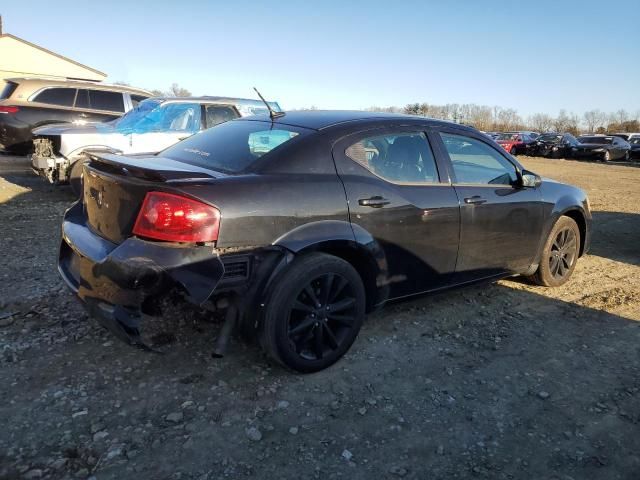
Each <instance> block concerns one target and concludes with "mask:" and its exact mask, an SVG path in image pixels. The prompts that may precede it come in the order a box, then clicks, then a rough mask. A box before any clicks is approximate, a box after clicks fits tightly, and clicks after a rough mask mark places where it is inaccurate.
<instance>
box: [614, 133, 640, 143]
mask: <svg viewBox="0 0 640 480" xmlns="http://www.w3.org/2000/svg"><path fill="white" fill-rule="evenodd" d="M609 135H611V136H613V137H619V138H621V139H623V140H624V141H626V142H629V141H630V140H631V139H633V138H640V133H610V134H609Z"/></svg>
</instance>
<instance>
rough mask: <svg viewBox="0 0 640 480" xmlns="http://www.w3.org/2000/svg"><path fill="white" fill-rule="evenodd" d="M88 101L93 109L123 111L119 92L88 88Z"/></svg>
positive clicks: (122, 101)
mask: <svg viewBox="0 0 640 480" xmlns="http://www.w3.org/2000/svg"><path fill="white" fill-rule="evenodd" d="M89 103H90V104H91V108H93V109H94V110H106V111H108V112H124V99H123V98H122V93H120V92H108V91H106V90H89Z"/></svg>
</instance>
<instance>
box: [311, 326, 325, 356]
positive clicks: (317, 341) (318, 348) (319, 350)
mask: <svg viewBox="0 0 640 480" xmlns="http://www.w3.org/2000/svg"><path fill="white" fill-rule="evenodd" d="M314 332H315V334H314V342H313V343H314V349H315V352H316V358H318V359H321V358H322V357H323V356H324V335H323V332H324V328H322V327H316V328H315V329H314Z"/></svg>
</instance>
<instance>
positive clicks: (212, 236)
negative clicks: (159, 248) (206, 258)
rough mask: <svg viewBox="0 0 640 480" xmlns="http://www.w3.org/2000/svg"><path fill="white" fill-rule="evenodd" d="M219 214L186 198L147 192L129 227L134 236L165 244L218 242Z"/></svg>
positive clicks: (215, 210) (209, 207) (216, 210)
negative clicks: (164, 242)
mask: <svg viewBox="0 0 640 480" xmlns="http://www.w3.org/2000/svg"><path fill="white" fill-rule="evenodd" d="M219 229H220V211H219V210H218V209H217V208H215V207H212V206H211V205H207V204H206V203H202V202H198V201H197V200H192V199H190V198H186V197H182V196H180V195H173V194H171V193H162V192H149V193H147V195H146V197H145V198H144V202H143V203H142V208H141V209H140V213H138V218H137V219H136V224H135V226H134V227H133V233H134V235H137V236H139V237H144V238H149V239H153V240H164V241H167V242H214V241H216V240H218V230H219Z"/></svg>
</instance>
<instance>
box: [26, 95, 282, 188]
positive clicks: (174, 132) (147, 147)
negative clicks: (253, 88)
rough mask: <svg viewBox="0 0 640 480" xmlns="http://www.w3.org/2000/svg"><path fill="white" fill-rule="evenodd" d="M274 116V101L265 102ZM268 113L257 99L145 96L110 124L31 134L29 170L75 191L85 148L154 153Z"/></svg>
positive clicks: (62, 127) (64, 127)
mask: <svg viewBox="0 0 640 480" xmlns="http://www.w3.org/2000/svg"><path fill="white" fill-rule="evenodd" d="M269 106H270V107H271V109H273V110H274V111H276V112H279V111H281V109H280V106H279V105H278V103H276V102H269ZM262 113H269V111H268V109H267V106H266V105H265V104H264V103H263V102H261V101H259V100H251V99H244V98H226V97H198V98H196V97H183V98H173V97H172V98H157V97H156V98H149V99H147V100H144V101H142V102H140V103H139V104H138V105H137V107H136V108H134V109H133V110H131V111H129V112H128V113H126V114H125V115H123V116H122V117H120V118H119V119H117V120H114V121H112V122H107V123H97V124H92V125H85V126H68V125H58V126H50V127H43V128H37V129H35V130H34V131H33V148H34V153H33V155H32V157H31V165H32V169H33V170H34V172H36V174H38V175H40V176H42V177H44V178H46V179H47V180H49V182H51V183H54V184H61V183H67V182H70V183H71V185H72V187H73V188H74V190H76V191H79V186H80V175H81V172H82V163H83V162H78V160H81V159H83V158H85V154H86V152H87V151H90V150H94V151H95V150H101V151H105V150H106V151H109V152H112V153H118V154H126V155H131V154H139V153H157V152H159V151H161V150H164V149H165V148H168V147H170V146H171V145H173V144H175V143H177V142H179V141H180V140H183V139H185V138H187V137H189V136H191V135H193V134H194V133H197V132H199V131H200V130H204V129H206V128H210V127H213V126H214V125H218V124H219V123H222V122H226V121H228V120H233V119H234V118H238V117H244V116H248V115H255V114H262Z"/></svg>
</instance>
